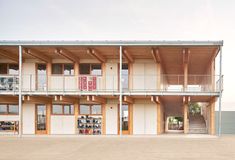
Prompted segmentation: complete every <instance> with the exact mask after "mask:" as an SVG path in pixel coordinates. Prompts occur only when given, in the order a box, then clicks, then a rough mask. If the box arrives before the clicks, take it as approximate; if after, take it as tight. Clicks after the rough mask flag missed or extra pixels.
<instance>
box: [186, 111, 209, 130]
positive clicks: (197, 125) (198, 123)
mask: <svg viewBox="0 0 235 160" xmlns="http://www.w3.org/2000/svg"><path fill="white" fill-rule="evenodd" d="M189 133H190V134H206V133H207V128H206V122H205V120H204V117H203V116H202V115H200V114H195V115H189Z"/></svg>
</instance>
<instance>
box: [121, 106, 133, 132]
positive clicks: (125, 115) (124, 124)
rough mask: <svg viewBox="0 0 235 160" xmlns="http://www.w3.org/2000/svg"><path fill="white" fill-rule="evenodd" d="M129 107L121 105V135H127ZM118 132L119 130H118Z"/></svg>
mask: <svg viewBox="0 0 235 160" xmlns="http://www.w3.org/2000/svg"><path fill="white" fill-rule="evenodd" d="M129 121H130V120H129V106H128V105H127V104H123V105H122V134H129V128H130V127H129ZM119 131H120V129H119Z"/></svg>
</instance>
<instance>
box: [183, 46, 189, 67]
mask: <svg viewBox="0 0 235 160" xmlns="http://www.w3.org/2000/svg"><path fill="white" fill-rule="evenodd" d="M189 54H190V50H189V49H188V48H186V49H183V64H188V62H189Z"/></svg>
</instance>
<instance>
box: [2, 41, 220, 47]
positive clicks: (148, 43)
mask: <svg viewBox="0 0 235 160" xmlns="http://www.w3.org/2000/svg"><path fill="white" fill-rule="evenodd" d="M19 45H22V46H74V45H79V46H223V41H222V40H220V41H151V40H146V41H131V40H130V41H121V40H119V41H112V40H106V41H78V40H74V41H60V40H57V41H37V40H30V41H26V40H0V46H19Z"/></svg>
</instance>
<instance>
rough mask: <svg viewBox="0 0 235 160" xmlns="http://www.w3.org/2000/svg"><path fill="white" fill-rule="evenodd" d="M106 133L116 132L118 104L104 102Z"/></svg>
mask: <svg viewBox="0 0 235 160" xmlns="http://www.w3.org/2000/svg"><path fill="white" fill-rule="evenodd" d="M105 108H106V112H105V113H106V134H117V132H118V126H117V123H118V122H117V119H118V117H117V116H118V105H117V104H106V107H105Z"/></svg>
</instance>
